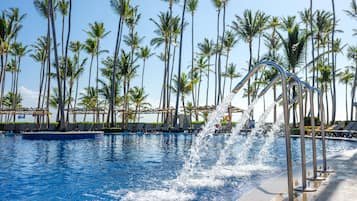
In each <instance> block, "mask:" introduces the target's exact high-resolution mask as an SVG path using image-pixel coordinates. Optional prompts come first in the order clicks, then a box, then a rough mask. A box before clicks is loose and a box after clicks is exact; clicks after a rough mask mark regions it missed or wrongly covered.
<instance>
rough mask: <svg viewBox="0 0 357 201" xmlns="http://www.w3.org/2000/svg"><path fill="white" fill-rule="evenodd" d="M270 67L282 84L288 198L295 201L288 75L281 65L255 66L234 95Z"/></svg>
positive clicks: (266, 64)
mask: <svg viewBox="0 0 357 201" xmlns="http://www.w3.org/2000/svg"><path fill="white" fill-rule="evenodd" d="M265 66H268V67H272V68H274V69H276V70H277V71H278V73H279V74H278V77H279V78H280V79H281V82H282V97H283V111H284V122H285V125H284V127H285V146H286V163H287V175H288V196H289V201H293V200H294V189H293V170H292V159H291V141H290V126H289V107H288V95H287V91H288V90H287V73H286V71H285V70H284V68H282V67H281V66H280V65H278V64H276V63H275V62H272V61H262V62H260V63H258V64H257V65H255V66H254V67H253V68H252V69H251V70H250V71H249V72H248V73H247V75H245V76H244V78H243V79H242V80H241V81H240V82H239V83H238V84H237V85H236V86H235V87H234V89H233V90H232V92H233V93H235V94H237V93H238V92H239V91H240V90H241V89H242V88H243V86H244V85H245V84H246V83H247V82H248V80H249V79H250V78H251V77H252V76H253V75H254V74H255V73H256V72H258V71H259V70H260V69H261V68H263V67H265Z"/></svg>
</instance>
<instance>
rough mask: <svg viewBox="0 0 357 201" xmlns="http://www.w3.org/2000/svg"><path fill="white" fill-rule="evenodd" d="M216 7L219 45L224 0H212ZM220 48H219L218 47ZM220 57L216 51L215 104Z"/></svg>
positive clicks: (217, 41)
mask: <svg viewBox="0 0 357 201" xmlns="http://www.w3.org/2000/svg"><path fill="white" fill-rule="evenodd" d="M212 2H213V5H214V7H215V8H216V10H217V37H216V45H217V46H219V32H220V18H221V17H220V16H221V11H222V7H223V1H222V0H212ZM217 49H219V48H217ZM218 59H219V51H216V52H215V60H214V72H215V78H214V83H215V84H214V85H215V88H214V103H215V105H216V104H217V100H218V98H217V96H218V87H219V86H218V85H219V84H218V82H219V78H220V75H219V69H218Z"/></svg>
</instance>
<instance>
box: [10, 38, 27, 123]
mask: <svg viewBox="0 0 357 201" xmlns="http://www.w3.org/2000/svg"><path fill="white" fill-rule="evenodd" d="M27 48H28V46H27V45H25V46H24V45H23V44H22V43H17V42H14V43H13V44H12V48H11V50H10V52H11V54H12V55H13V56H14V57H15V60H16V64H17V67H16V70H15V75H14V79H13V83H14V84H13V89H12V92H13V93H14V94H15V96H13V98H14V99H13V106H15V105H16V104H15V101H16V100H15V99H16V97H17V94H18V83H19V73H20V71H21V70H20V67H21V59H22V57H24V56H25V55H26V54H27V53H29V52H30V50H28V49H27ZM13 109H15V108H13ZM14 121H15V114H14Z"/></svg>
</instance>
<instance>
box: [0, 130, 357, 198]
mask: <svg viewBox="0 0 357 201" xmlns="http://www.w3.org/2000/svg"><path fill="white" fill-rule="evenodd" d="M226 137H227V136H226V135H216V136H214V137H212V139H210V141H211V143H209V145H208V147H207V149H206V150H207V151H208V152H207V153H206V154H205V155H204V156H202V158H201V166H202V167H201V168H202V170H205V169H208V168H209V167H211V166H212V164H214V163H215V162H216V160H217V158H218V157H219V150H221V149H222V147H223V146H224V140H225V138H226ZM193 138H194V136H192V135H189V134H184V133H182V134H151V135H150V134H145V135H144V134H121V135H106V136H104V137H102V138H97V139H87V140H67V141H65V140H64V141H41V140H38V141H31V140H23V139H22V138H21V136H6V135H1V136H0V161H1V163H0V181H1V183H0V200H118V199H119V200H121V199H126V200H130V199H135V200H152V199H150V195H151V194H156V195H157V196H159V197H160V196H162V198H164V199H167V200H169V199H170V198H172V199H176V198H177V197H181V198H182V199H191V200H235V199H237V198H239V197H240V196H241V195H242V193H243V192H244V191H246V190H247V189H249V188H252V187H254V186H256V185H257V184H259V182H260V181H261V180H262V179H264V178H267V177H272V176H274V175H277V174H278V173H281V172H282V171H285V170H286V168H285V164H286V161H285V144H284V142H285V139H284V138H275V139H274V141H273V143H272V144H271V145H270V146H269V149H268V154H267V155H265V156H264V158H263V159H262V162H263V165H261V164H257V158H259V154H258V153H260V152H259V151H260V147H262V146H263V144H264V142H265V138H264V137H255V139H254V141H253V146H252V149H250V151H249V152H248V153H247V155H246V156H245V157H246V160H244V163H243V164H242V163H240V165H239V166H235V172H236V173H238V174H221V175H220V176H219V177H217V178H214V180H209V181H208V182H205V181H207V180H199V179H198V180H192V182H191V184H192V185H190V186H188V187H187V186H186V187H185V188H184V190H182V189H183V188H180V189H181V190H182V191H180V192H177V191H170V189H171V188H172V182H173V181H174V179H175V178H176V177H177V175H178V174H179V172H180V171H181V169H182V166H183V163H184V161H185V159H186V158H187V157H188V154H189V149H190V147H191V144H192V141H193ZM246 139H247V137H246V136H240V137H239V140H238V141H237V143H236V144H235V145H234V147H233V149H232V150H231V152H232V154H231V155H232V156H234V155H235V154H236V153H237V154H238V153H240V152H241V151H242V150H243V147H242V144H243V142H245V140H246ZM292 147H293V150H292V154H293V161H294V165H298V163H299V160H300V141H299V139H292ZM317 147H318V156H321V151H320V149H321V145H320V141H318V142H317ZM327 148H328V150H327V153H328V155H331V154H334V153H339V152H342V151H344V150H350V149H357V143H353V142H347V141H334V140H328V141H327ZM306 149H307V152H306V153H307V160H308V161H309V160H311V155H312V154H311V141H310V140H307V142H306ZM235 160H236V159H234V157H228V162H230V163H231V164H232V165H234V164H236V163H235ZM238 164H239V163H238ZM230 173H232V172H230ZM239 173H244V174H239ZM194 181H195V182H194ZM215 182H216V183H215ZM165 192H169V193H166V194H165ZM175 193H177V194H179V195H175ZM170 196H172V197H170ZM175 196H176V197H175Z"/></svg>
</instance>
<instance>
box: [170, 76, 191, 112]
mask: <svg viewBox="0 0 357 201" xmlns="http://www.w3.org/2000/svg"><path fill="white" fill-rule="evenodd" d="M177 90H180V94H181V103H182V107H183V111H184V115H185V116H186V108H185V97H186V95H189V94H190V92H191V90H192V81H191V80H190V79H189V76H188V75H187V74H185V73H182V74H181V76H180V78H179V77H178V76H177V75H175V76H174V79H173V86H172V91H173V92H174V93H177Z"/></svg>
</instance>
